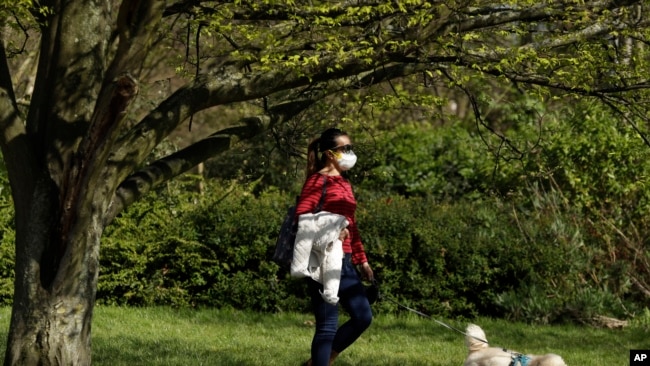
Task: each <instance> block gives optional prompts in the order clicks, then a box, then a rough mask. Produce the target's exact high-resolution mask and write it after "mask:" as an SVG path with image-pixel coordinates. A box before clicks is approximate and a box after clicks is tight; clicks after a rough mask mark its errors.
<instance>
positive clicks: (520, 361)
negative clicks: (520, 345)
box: [510, 353, 530, 366]
mask: <svg viewBox="0 0 650 366" xmlns="http://www.w3.org/2000/svg"><path fill="white" fill-rule="evenodd" d="M528 361H530V357H528V356H526V355H522V354H521V353H513V354H512V362H510V366H528Z"/></svg>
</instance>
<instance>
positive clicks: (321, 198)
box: [312, 175, 327, 213]
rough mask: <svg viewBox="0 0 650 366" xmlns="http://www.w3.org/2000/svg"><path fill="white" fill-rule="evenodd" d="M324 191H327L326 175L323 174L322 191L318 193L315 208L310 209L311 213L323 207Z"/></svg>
mask: <svg viewBox="0 0 650 366" xmlns="http://www.w3.org/2000/svg"><path fill="white" fill-rule="evenodd" d="M325 193H327V176H326V175H323V193H322V194H321V195H320V200H319V201H318V205H316V208H315V209H314V211H312V213H316V212H320V211H321V210H322V209H323V202H325Z"/></svg>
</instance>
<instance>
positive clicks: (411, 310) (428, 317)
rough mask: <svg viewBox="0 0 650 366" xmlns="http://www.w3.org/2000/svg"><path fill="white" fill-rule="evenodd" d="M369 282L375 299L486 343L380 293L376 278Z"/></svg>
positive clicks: (484, 341)
mask: <svg viewBox="0 0 650 366" xmlns="http://www.w3.org/2000/svg"><path fill="white" fill-rule="evenodd" d="M371 282H372V285H373V286H375V287H376V288H377V299H379V300H382V299H385V300H388V301H390V302H392V303H393V304H395V305H397V306H398V307H400V308H403V309H406V310H408V311H410V312H412V313H415V314H417V315H419V316H421V317H423V318H427V319H430V320H433V321H434V322H436V323H438V324H439V325H442V326H443V327H445V328H447V329H450V330H453V331H455V332H458V333H460V334H462V335H464V336H466V337H472V338H474V339H476V340H477V341H479V342H483V343H485V344H488V342H487V341H486V340H485V339H481V338H478V337H474V336H473V335H471V334H467V333H465V332H463V331H462V330H460V329H457V328H454V327H452V326H451V325H449V324H446V323H444V322H442V321H440V320H438V319H435V318H433V317H432V316H431V315H427V314H425V313H423V312H421V311H418V310H416V309H413V308H410V307H408V306H406V305H403V304H400V303H399V302H397V300H395V299H393V298H391V297H388V296H386V295H384V294H382V293H381V291H379V284H377V280H376V279H374V278H373V279H372V281H371Z"/></svg>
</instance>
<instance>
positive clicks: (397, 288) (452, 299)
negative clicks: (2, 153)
mask: <svg viewBox="0 0 650 366" xmlns="http://www.w3.org/2000/svg"><path fill="white" fill-rule="evenodd" d="M176 189H178V190H179V191H178V192H176V193H174V195H173V196H171V198H170V197H168V196H151V197H149V199H148V200H147V201H146V202H145V201H143V202H140V203H138V204H136V205H134V206H133V207H131V208H130V209H129V210H128V211H127V213H125V214H124V215H123V216H121V217H120V218H118V219H117V220H116V222H115V223H114V225H113V226H112V227H111V229H110V230H109V231H108V232H107V233H106V237H105V239H104V240H103V244H102V252H101V264H102V267H101V268H102V269H101V274H100V277H99V291H98V301H100V302H102V303H112V304H124V305H154V304H156V305H159V304H168V305H175V306H216V307H235V308H239V309H252V310H260V309H261V310H262V311H268V312H275V311H307V310H308V302H307V299H306V295H305V287H304V284H303V282H302V281H301V280H295V279H291V278H289V277H288V276H287V273H286V272H284V271H282V270H281V269H279V268H278V267H277V266H276V265H275V264H274V263H272V262H270V261H269V258H270V255H271V253H272V250H273V244H274V240H275V236H276V232H277V229H278V226H279V223H280V221H281V219H282V215H283V213H284V211H285V209H286V207H287V206H288V205H289V204H290V203H292V200H293V198H292V197H291V196H290V195H287V194H282V193H280V192H277V191H267V192H264V193H263V194H261V195H260V196H257V197H256V196H253V195H252V194H251V193H250V191H251V190H252V188H241V187H238V186H230V187H223V186H219V185H216V184H210V185H209V186H208V192H207V193H206V194H204V195H199V194H195V193H180V191H182V190H183V189H182V188H178V187H177V188H176ZM358 196H359V211H358V221H359V225H360V230H361V233H362V237H363V239H364V242H365V245H366V249H367V252H368V254H369V257H370V260H371V262H372V265H373V267H374V269H375V272H376V275H377V278H378V280H379V281H380V285H381V290H382V292H383V293H384V294H385V295H386V296H388V297H390V298H391V299H393V300H396V301H398V302H400V303H402V304H404V305H407V306H412V307H415V308H417V309H418V310H421V311H423V312H425V313H429V314H438V315H445V316H475V315H478V314H482V315H491V316H498V317H512V318H516V319H519V320H528V321H541V322H552V321H557V320H562V319H568V318H570V319H576V318H580V317H585V316H587V315H586V314H592V313H598V314H601V315H603V313H605V314H606V315H610V316H624V315H625V314H624V313H623V312H622V309H623V305H625V306H627V308H628V309H632V308H634V307H635V305H634V304H629V303H627V302H625V300H624V299H620V298H619V299H618V300H620V301H619V302H618V303H612V302H611V301H609V300H608V299H609V298H611V297H612V296H611V294H610V293H607V292H606V291H603V290H602V289H599V288H598V286H596V284H595V283H593V282H590V281H585V278H586V277H587V276H588V275H589V274H590V273H591V270H592V269H591V268H590V263H591V261H592V259H593V258H594V253H592V252H591V251H590V250H588V249H587V248H588V246H586V245H585V242H584V236H583V234H582V232H581V229H580V223H579V222H578V221H576V215H575V213H573V212H569V211H567V212H559V211H558V210H561V209H562V208H561V207H559V206H558V204H557V202H556V201H555V200H554V199H553V197H552V196H542V195H540V196H539V197H538V199H539V200H546V201H545V202H541V201H540V202H537V208H536V209H533V210H528V211H525V210H522V209H521V208H518V207H516V206H514V205H513V204H512V203H508V202H504V201H502V200H500V199H497V198H486V199H484V200H472V201H459V202H457V203H455V204H453V205H452V204H448V203H439V202H436V201H435V200H433V199H431V198H424V197H410V198H404V197H401V196H397V195H390V196H388V195H387V196H377V195H374V194H371V195H366V194H364V192H363V191H362V192H359V193H358ZM165 197H167V198H165ZM170 200H171V201H170ZM583 290H584V291H583ZM580 291H582V292H580ZM585 291H588V293H586V292H585ZM587 295H589V296H592V299H591V300H589V299H588V298H586V296H587ZM549 299H550V300H549ZM375 308H376V311H378V312H382V311H384V312H397V311H399V309H398V307H397V305H395V304H394V303H393V302H390V301H384V302H381V303H379V304H377V305H376V306H375Z"/></svg>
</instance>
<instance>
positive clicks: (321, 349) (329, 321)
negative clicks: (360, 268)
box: [307, 254, 372, 366]
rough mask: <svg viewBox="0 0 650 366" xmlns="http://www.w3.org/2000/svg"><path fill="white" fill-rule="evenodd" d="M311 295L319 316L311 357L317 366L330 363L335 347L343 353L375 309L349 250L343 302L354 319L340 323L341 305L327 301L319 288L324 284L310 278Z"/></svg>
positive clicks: (343, 276)
mask: <svg viewBox="0 0 650 366" xmlns="http://www.w3.org/2000/svg"><path fill="white" fill-rule="evenodd" d="M307 281H308V282H309V295H310V296H311V304H312V308H313V311H314V315H315V316H316V333H315V334H314V338H313V340H312V342H311V359H312V365H313V366H328V365H329V359H330V353H331V352H332V350H334V351H336V352H338V353H341V352H343V350H345V349H346V348H348V346H350V345H351V344H352V343H353V342H354V341H355V340H357V338H359V336H360V335H361V333H363V332H364V331H365V330H366V329H367V328H368V327H369V326H370V323H371V322H372V311H371V310H370V303H368V298H367V297H366V292H365V289H364V288H363V285H362V284H361V279H360V278H359V274H358V273H357V271H356V270H355V268H354V266H353V265H352V261H351V259H350V254H346V255H345V258H344V259H343V267H342V268H341V283H340V285H339V293H338V296H339V298H340V300H339V304H341V306H342V307H343V309H345V311H346V312H347V313H348V315H349V316H350V319H349V320H348V321H347V322H345V323H344V324H343V325H341V327H340V328H338V329H337V327H338V322H339V309H338V306H337V305H332V304H330V303H327V302H326V301H325V300H323V298H322V297H321V295H320V293H319V292H318V291H319V290H321V291H322V290H323V285H321V284H320V283H318V282H316V281H314V280H312V279H311V278H310V279H307Z"/></svg>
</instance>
